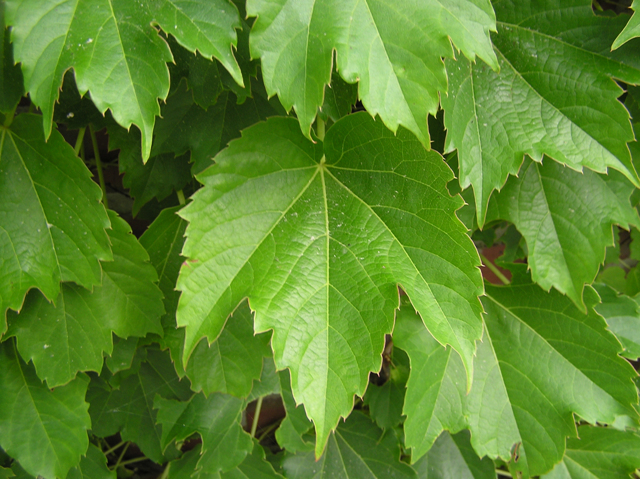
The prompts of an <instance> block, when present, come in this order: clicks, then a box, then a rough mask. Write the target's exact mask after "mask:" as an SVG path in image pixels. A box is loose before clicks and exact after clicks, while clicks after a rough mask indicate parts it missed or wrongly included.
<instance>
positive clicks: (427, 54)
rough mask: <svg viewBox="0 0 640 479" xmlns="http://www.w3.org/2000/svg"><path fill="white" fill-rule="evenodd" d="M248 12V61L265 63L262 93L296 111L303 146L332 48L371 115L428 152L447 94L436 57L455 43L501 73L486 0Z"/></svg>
mask: <svg viewBox="0 0 640 479" xmlns="http://www.w3.org/2000/svg"><path fill="white" fill-rule="evenodd" d="M247 12H248V14H249V15H250V16H256V17H258V18H257V19H256V21H255V23H254V25H253V29H252V31H251V55H252V56H253V57H254V58H260V59H261V61H262V74H263V76H264V82H265V85H266V87H267V92H268V93H269V95H273V94H276V93H277V94H278V97H279V98H280V101H281V102H282V104H283V105H284V107H285V108H286V109H287V110H289V109H291V107H293V108H294V109H295V111H296V114H297V116H298V119H299V120H300V126H301V128H302V131H303V133H304V134H305V136H307V137H309V138H310V127H311V124H312V123H313V121H314V119H315V116H316V113H317V111H318V107H320V106H321V105H322V103H323V94H324V87H325V85H326V84H328V83H329V81H330V78H331V70H332V63H333V51H334V50H335V51H336V52H337V55H336V56H337V70H338V72H340V75H341V76H342V78H344V79H345V80H346V81H347V82H348V83H356V82H359V85H358V92H359V96H360V99H361V100H362V103H363V105H364V106H365V107H366V108H367V111H369V113H371V115H373V116H375V115H380V118H382V121H383V122H384V123H385V125H387V126H388V127H389V128H390V129H391V130H393V131H394V132H395V131H396V130H397V129H398V126H399V125H402V126H404V127H405V128H407V129H409V130H410V131H412V132H413V133H414V134H415V135H416V136H417V137H418V138H419V139H420V141H422V143H423V144H425V145H427V146H428V145H429V131H428V128H427V114H428V113H432V114H435V112H436V110H437V108H438V103H439V98H438V93H439V92H445V91H446V89H447V78H446V73H445V69H444V64H443V61H442V57H453V53H454V52H453V49H452V45H451V41H452V40H453V44H454V45H455V46H456V47H457V48H459V49H460V50H462V52H463V53H464V54H465V55H466V56H467V57H468V58H470V59H474V58H475V56H476V55H477V56H479V57H480V58H482V59H483V60H484V61H486V62H488V63H489V64H491V65H492V66H493V67H494V68H495V67H497V61H496V57H495V54H494V52H493V50H492V48H491V42H490V40H489V30H494V29H495V16H494V13H493V9H492V8H491V4H490V3H489V1H486V0H444V1H435V0H430V1H422V2H417V1H411V2H401V3H398V2H393V1H389V0H367V1H356V0H349V1H342V2H335V1H330V0H305V1H299V0H277V1H267V0H249V1H248V2H247ZM283 39H287V40H286V41H283Z"/></svg>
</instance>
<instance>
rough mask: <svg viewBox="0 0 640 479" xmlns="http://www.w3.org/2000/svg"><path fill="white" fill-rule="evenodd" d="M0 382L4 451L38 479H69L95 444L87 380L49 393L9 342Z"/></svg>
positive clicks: (0, 352)
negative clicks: (91, 439) (91, 443)
mask: <svg viewBox="0 0 640 479" xmlns="http://www.w3.org/2000/svg"><path fill="white" fill-rule="evenodd" d="M0 384H2V394H0V446H1V447H2V449H4V450H5V451H7V453H9V454H10V455H11V456H12V457H14V458H15V459H16V460H18V461H19V462H20V464H21V465H22V467H23V468H24V469H25V470H26V471H27V472H29V473H30V474H32V475H33V476H43V477H66V476H67V472H68V471H69V469H71V468H72V467H75V466H76V465H77V464H78V462H80V456H83V455H84V454H85V453H86V451H87V447H88V445H89V438H88V437H87V429H89V428H90V427H91V421H90V419H89V414H88V413H87V408H88V404H87V403H85V402H84V398H85V394H86V392H87V385H88V384H89V381H88V379H87V377H86V376H84V375H80V376H78V377H77V378H76V379H74V380H73V381H71V382H70V383H69V384H67V385H65V386H62V387H59V388H55V389H53V390H52V389H49V388H48V387H47V386H46V385H45V384H43V383H42V381H40V379H39V378H38V376H36V372H35V370H34V368H33V366H31V365H28V364H25V363H24V362H23V361H22V359H21V358H20V356H18V352H17V351H16V350H15V347H14V346H13V341H12V340H9V341H5V342H3V343H2V344H0Z"/></svg>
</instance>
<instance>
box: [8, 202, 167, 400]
mask: <svg viewBox="0 0 640 479" xmlns="http://www.w3.org/2000/svg"><path fill="white" fill-rule="evenodd" d="M109 217H110V220H111V225H112V228H113V229H112V230H108V233H109V239H110V240H111V245H112V248H113V258H114V261H113V262H109V263H104V264H103V271H102V285H101V286H95V287H94V288H93V292H91V291H89V290H87V289H85V288H82V287H80V286H77V285H75V284H73V283H64V284H63V285H62V291H61V293H60V296H59V298H58V302H57V304H56V305H54V304H52V303H49V302H48V301H47V300H46V298H45V297H44V296H42V295H41V294H39V293H37V292H35V291H34V292H32V293H31V294H29V296H27V300H26V301H25V305H24V307H23V309H22V311H21V313H20V314H19V315H18V314H15V313H14V314H10V315H9V317H8V319H9V330H8V332H7V334H8V335H9V336H16V338H17V342H18V351H20V355H21V356H22V357H23V358H25V359H26V360H29V361H33V364H34V365H35V367H36V371H37V372H38V376H39V377H40V378H41V379H43V380H46V381H47V384H48V385H49V387H56V386H60V385H62V384H65V383H66V382H68V381H69V380H71V379H73V378H74V377H75V375H76V372H78V371H87V370H91V371H96V372H99V371H100V370H101V369H102V362H103V358H102V355H103V352H106V353H107V354H108V355H110V354H111V352H112V350H113V341H112V337H111V336H112V332H114V333H115V334H117V335H118V336H120V337H121V338H126V337H129V336H139V337H143V336H145V335H146V334H147V333H149V332H152V333H157V334H162V326H161V324H160V317H161V316H162V314H163V313H164V308H163V306H162V293H161V292H160V290H159V289H158V287H157V286H156V284H155V282H156V281H157V279H158V277H157V275H156V271H155V269H154V268H153V266H151V265H150V264H149V256H148V255H147V253H146V251H145V250H144V248H143V247H142V246H140V244H139V243H138V241H137V240H136V238H135V236H133V235H132V234H131V228H130V227H129V225H128V224H127V223H126V222H125V221H124V220H123V219H122V218H119V217H118V216H117V215H116V214H115V213H113V212H112V211H110V212H109Z"/></svg>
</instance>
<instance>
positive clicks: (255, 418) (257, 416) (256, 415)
mask: <svg viewBox="0 0 640 479" xmlns="http://www.w3.org/2000/svg"><path fill="white" fill-rule="evenodd" d="M261 409H262V396H260V397H259V398H258V402H257V403H256V410H255V412H254V413H253V424H251V437H256V429H258V419H260V410H261Z"/></svg>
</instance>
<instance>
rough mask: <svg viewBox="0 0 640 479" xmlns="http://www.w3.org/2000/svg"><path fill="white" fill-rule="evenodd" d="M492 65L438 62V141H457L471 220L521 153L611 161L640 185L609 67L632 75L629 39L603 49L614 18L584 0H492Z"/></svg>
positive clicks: (619, 75) (635, 70)
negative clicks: (441, 86)
mask: <svg viewBox="0 0 640 479" xmlns="http://www.w3.org/2000/svg"><path fill="white" fill-rule="evenodd" d="M493 6H494V8H495V11H496V17H497V26H498V33H497V34H496V35H494V36H493V42H494V45H495V51H496V54H497V56H498V62H499V65H500V73H497V72H495V71H492V70H491V69H490V68H488V67H487V66H486V65H484V64H482V63H476V64H474V63H472V62H470V61H468V60H466V59H464V58H462V57H461V58H459V59H458V60H457V61H456V62H454V61H448V62H447V71H448V73H449V82H450V91H449V94H448V96H446V97H445V96H443V97H442V105H443V107H444V109H445V123H446V126H447V129H448V135H447V141H446V150H447V151H451V150H453V149H454V148H457V149H458V153H459V159H460V183H461V186H462V188H463V189H464V188H466V187H467V186H469V184H471V185H473V189H474V192H475V200H476V210H477V212H478V223H479V224H480V225H481V226H482V225H483V224H484V222H485V211H486V208H487V203H488V202H489V197H490V196H491V192H492V191H493V190H494V189H500V188H501V187H502V186H503V185H504V183H505V181H506V179H507V176H508V175H509V174H516V173H517V172H518V168H519V167H520V164H521V163H522V160H523V157H524V155H525V154H526V155H529V156H530V157H531V158H533V159H534V160H535V161H541V160H542V156H543V155H545V154H546V155H548V156H550V157H551V158H553V159H555V160H556V161H559V162H561V163H564V164H567V165H569V166H570V167H571V168H574V169H577V170H580V169H581V168H582V167H583V166H586V167H587V168H590V169H592V170H594V171H598V172H605V171H606V170H607V168H608V167H611V168H614V169H617V170H619V171H621V172H622V173H623V174H625V176H627V178H629V179H630V180H631V181H632V182H633V183H634V184H635V185H636V186H639V185H640V181H639V180H638V176H637V174H636V172H635V170H634V167H633V165H632V163H631V157H630V156H629V150H628V149H627V145H626V143H627V142H628V141H631V140H633V132H632V130H631V125H630V124H629V114H628V112H627V111H626V110H625V108H624V107H623V106H622V105H621V104H620V102H618V101H617V97H619V96H620V95H621V94H622V89H621V88H620V87H619V86H618V85H617V84H616V83H615V82H614V81H613V80H612V77H614V78H616V79H620V80H623V81H625V82H627V83H632V84H638V83H640V55H639V54H638V51H639V48H638V44H637V43H635V44H633V45H632V44H629V45H627V46H625V47H624V48H623V49H621V50H619V51H617V52H615V53H611V52H610V51H609V46H610V45H611V42H612V41H613V38H615V35H616V34H617V32H619V31H620V28H621V25H622V23H621V22H624V19H623V18H618V19H615V18H610V17H596V16H595V15H594V13H593V10H592V9H591V2H590V1H588V0H587V1H585V0H569V1H567V0H552V1H547V2H534V1H529V0H527V1H513V0H499V1H496V2H493Z"/></svg>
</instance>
